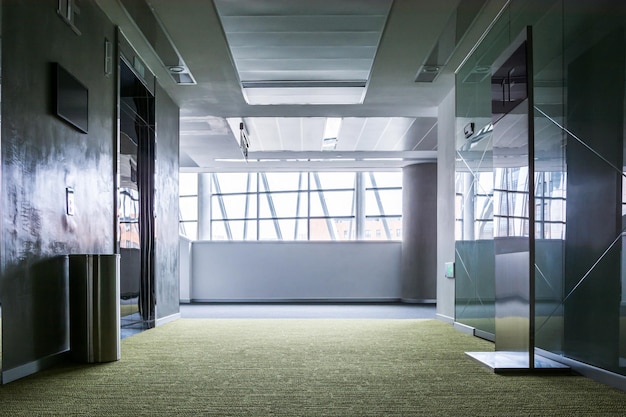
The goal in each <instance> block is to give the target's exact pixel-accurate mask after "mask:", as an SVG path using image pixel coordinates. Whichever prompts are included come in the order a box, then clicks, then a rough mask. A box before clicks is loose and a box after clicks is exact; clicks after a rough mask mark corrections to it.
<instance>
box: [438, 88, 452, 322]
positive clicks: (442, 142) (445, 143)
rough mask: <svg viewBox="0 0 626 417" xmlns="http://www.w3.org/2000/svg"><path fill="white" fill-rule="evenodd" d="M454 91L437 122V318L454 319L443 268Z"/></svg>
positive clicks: (448, 247) (448, 246)
mask: <svg viewBox="0 0 626 417" xmlns="http://www.w3.org/2000/svg"><path fill="white" fill-rule="evenodd" d="M454 96H455V93H454V89H453V90H452V91H451V92H450V93H449V94H448V95H447V96H446V98H445V99H444V100H443V101H442V102H441V104H439V116H438V121H437V136H438V141H437V317H439V318H440V319H442V320H446V321H453V320H454V291H455V289H454V285H455V283H454V279H450V278H446V277H445V274H444V265H445V263H446V262H453V261H454V163H455V161H454V160H455V154H456V149H455V131H454V129H455V100H454Z"/></svg>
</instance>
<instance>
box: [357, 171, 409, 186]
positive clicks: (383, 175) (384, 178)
mask: <svg viewBox="0 0 626 417" xmlns="http://www.w3.org/2000/svg"><path fill="white" fill-rule="evenodd" d="M363 176H364V178H365V188H376V187H378V188H385V187H402V172H366V173H364V175H363ZM372 177H373V178H372ZM374 184H375V185H374Z"/></svg>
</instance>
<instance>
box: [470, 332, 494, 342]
mask: <svg viewBox="0 0 626 417" xmlns="http://www.w3.org/2000/svg"><path fill="white" fill-rule="evenodd" d="M474 336H476V337H480V338H481V339H485V340H488V341H490V342H494V343H495V341H496V335H495V334H493V333H489V332H486V331H484V330H480V329H474Z"/></svg>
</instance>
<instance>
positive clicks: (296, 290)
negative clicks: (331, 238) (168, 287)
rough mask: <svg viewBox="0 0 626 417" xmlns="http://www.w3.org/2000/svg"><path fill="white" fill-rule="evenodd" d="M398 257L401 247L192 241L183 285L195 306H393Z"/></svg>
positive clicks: (397, 290) (397, 283)
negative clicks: (339, 303) (267, 303)
mask: <svg viewBox="0 0 626 417" xmlns="http://www.w3.org/2000/svg"><path fill="white" fill-rule="evenodd" d="M401 256H402V243H401V242H363V241H359V242H310V241H309V242H284V241H281V242H208V241H198V242H193V243H192V246H191V268H190V273H189V283H188V284H186V286H187V288H189V289H190V297H189V298H190V301H199V302H203V301H204V302H229V301H231V302H255V301H260V302H261V301H275V302H281V301H372V302H374V301H376V302H379V301H398V300H400V298H401V284H400V281H401V276H400V266H401ZM181 270H182V268H181ZM181 278H182V279H183V280H184V279H185V277H184V276H181ZM181 288H184V286H183V285H182V283H181Z"/></svg>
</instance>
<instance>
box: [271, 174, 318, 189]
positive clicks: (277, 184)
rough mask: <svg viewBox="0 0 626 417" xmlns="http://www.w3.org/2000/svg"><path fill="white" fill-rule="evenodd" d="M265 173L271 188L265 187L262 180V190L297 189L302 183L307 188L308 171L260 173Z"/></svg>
mask: <svg viewBox="0 0 626 417" xmlns="http://www.w3.org/2000/svg"><path fill="white" fill-rule="evenodd" d="M260 175H261V176H263V175H265V178H266V179H267V185H269V189H268V188H267V187H265V184H264V182H263V181H261V184H262V185H261V191H297V190H299V189H300V184H302V186H303V188H304V189H306V186H307V177H308V175H307V174H306V173H299V172H274V173H270V172H268V173H265V174H260Z"/></svg>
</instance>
